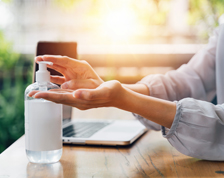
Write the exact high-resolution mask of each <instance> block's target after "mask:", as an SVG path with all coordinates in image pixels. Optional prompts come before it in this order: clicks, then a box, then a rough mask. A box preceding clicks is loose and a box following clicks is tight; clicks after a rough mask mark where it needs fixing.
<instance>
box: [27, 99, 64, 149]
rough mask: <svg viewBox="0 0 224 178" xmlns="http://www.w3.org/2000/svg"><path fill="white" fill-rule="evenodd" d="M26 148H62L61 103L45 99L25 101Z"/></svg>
mask: <svg viewBox="0 0 224 178" xmlns="http://www.w3.org/2000/svg"><path fill="white" fill-rule="evenodd" d="M25 138H26V149H27V150H30V151H51V150H58V149H61V148H62V105H61V104H56V103H53V102H50V101H46V100H26V101H25Z"/></svg>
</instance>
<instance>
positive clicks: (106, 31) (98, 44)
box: [0, 0, 224, 153]
mask: <svg viewBox="0 0 224 178" xmlns="http://www.w3.org/2000/svg"><path fill="white" fill-rule="evenodd" d="M223 13H224V0H0V153H1V152H2V151H4V149H6V148H7V147H8V146H9V145H10V144H11V143H13V142H14V141H15V140H16V139H18V138H19V137H20V136H21V135H23V134H24V105H23V104H24V91H25V88H26V87H27V85H28V84H30V83H31V82H32V66H33V59H34V56H35V52H36V45H37V42H38V41H69V42H72V41H74V42H77V43H78V58H79V59H82V60H87V61H88V62H89V63H90V64H91V65H92V66H93V67H94V69H95V70H96V71H97V72H98V74H99V75H100V76H101V77H102V78H103V79H104V80H110V79H117V80H120V81H121V82H124V83H135V82H137V81H138V80H140V79H141V78H142V77H143V76H145V75H148V74H154V73H165V72H167V71H169V70H172V69H176V68H178V67H179V66H180V65H181V64H183V63H187V62H188V61H189V59H190V58H191V57H192V56H193V55H194V54H195V53H196V52H197V51H198V50H199V49H200V48H202V47H203V46H204V45H205V44H206V43H207V41H208V37H209V35H211V34H212V31H213V30H214V28H216V27H217V26H218V24H219V22H220V23H221V21H222V19H223V16H222V14H223Z"/></svg>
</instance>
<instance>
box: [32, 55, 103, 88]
mask: <svg viewBox="0 0 224 178" xmlns="http://www.w3.org/2000/svg"><path fill="white" fill-rule="evenodd" d="M40 61H50V62H52V63H53V65H52V66H50V65H48V66H47V67H49V68H51V69H54V70H56V71H58V72H60V73H61V74H62V75H63V76H51V82H52V83H56V84H59V85H61V88H62V89H72V90H76V89H79V88H90V89H93V88H96V87H98V86H99V85H101V84H102V83H103V82H104V81H103V80H102V79H101V78H100V77H99V76H98V74H97V73H96V72H95V71H94V70H93V68H92V67H91V66H90V65H89V64H88V62H86V61H81V60H77V59H72V58H69V57H67V56H59V55H43V56H37V57H36V59H35V62H37V63H38V62H40Z"/></svg>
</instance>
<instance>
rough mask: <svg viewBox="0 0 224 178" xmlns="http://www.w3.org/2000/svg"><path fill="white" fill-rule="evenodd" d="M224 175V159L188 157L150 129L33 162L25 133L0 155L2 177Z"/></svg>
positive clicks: (66, 149) (67, 147)
mask: <svg viewBox="0 0 224 178" xmlns="http://www.w3.org/2000/svg"><path fill="white" fill-rule="evenodd" d="M20 177H21V178H41V177H47V178H76V177H77V178H104V177H105V178H117V177H118V178H129V177H130V178H141V177H142V178H148V177H161V178H165V177H189V178H190V177H224V162H211V161H203V160H198V159H195V158H191V157H188V156H185V155H183V154H181V153H179V152H178V151H176V149H175V148H173V147H172V146H171V145H170V144H169V142H168V141H167V140H166V139H165V138H163V137H162V134H161V132H155V131H148V132H147V133H146V134H144V135H143V136H142V137H141V138H140V139H138V140H137V141H136V142H135V143H134V144H132V145H131V146H126V147H121V146H116V147H109V146H81V145H80V146H77V145H76V146H75V145H64V146H63V155H62V158H61V160H60V162H58V163H54V164H32V163H29V161H28V160H27V158H26V154H25V137H24V136H22V137H21V138H20V139H19V140H17V141H16V142H15V143H14V144H13V145H11V146H10V147H9V148H8V149H6V150H5V151H4V152H3V153H2V154H1V155H0V178H20Z"/></svg>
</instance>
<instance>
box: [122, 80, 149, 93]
mask: <svg viewBox="0 0 224 178" xmlns="http://www.w3.org/2000/svg"><path fill="white" fill-rule="evenodd" d="M122 86H123V87H125V88H128V89H130V90H132V91H134V92H137V93H141V94H143V95H150V93H149V89H148V87H147V86H146V85H145V84H141V83H137V84H122Z"/></svg>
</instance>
